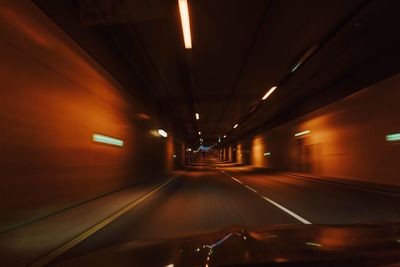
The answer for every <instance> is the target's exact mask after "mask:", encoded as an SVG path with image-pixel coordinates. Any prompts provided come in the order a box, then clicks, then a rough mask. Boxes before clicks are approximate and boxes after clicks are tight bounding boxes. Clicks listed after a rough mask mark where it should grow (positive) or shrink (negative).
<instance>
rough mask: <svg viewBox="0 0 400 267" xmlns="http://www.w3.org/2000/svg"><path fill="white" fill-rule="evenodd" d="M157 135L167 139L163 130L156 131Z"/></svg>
mask: <svg viewBox="0 0 400 267" xmlns="http://www.w3.org/2000/svg"><path fill="white" fill-rule="evenodd" d="M158 134H159V135H160V136H162V137H167V136H168V134H167V132H166V131H164V130H163V129H158Z"/></svg>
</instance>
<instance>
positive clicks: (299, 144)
mask: <svg viewBox="0 0 400 267" xmlns="http://www.w3.org/2000/svg"><path fill="white" fill-rule="evenodd" d="M399 89H400V74H398V75H395V76H392V77H390V78H388V79H386V80H383V81H380V82H378V83H376V84H374V85H372V86H370V87H368V88H365V89H364V90H362V91H359V92H357V93H355V94H353V95H351V96H349V97H346V98H344V99H342V100H340V101H338V102H335V103H332V104H330V105H328V106H326V107H324V108H321V109H319V110H316V111H314V112H312V113H309V114H307V115H305V116H303V117H300V118H298V119H296V120H293V121H291V122H289V123H286V124H284V125H282V126H280V127H277V128H275V129H273V130H271V131H268V132H266V133H263V134H260V135H257V136H254V137H253V138H252V148H251V151H252V157H251V164H252V165H254V166H258V167H270V168H276V169H285V170H291V171H300V172H308V173H311V174H315V175H318V176H327V177H337V178H346V179H354V180H361V181H367V182H373V183H381V184H392V185H400V171H399V158H400V143H399V142H388V141H386V139H385V136H386V135H387V134H392V133H396V132H400V106H399V103H400V94H399V92H400V91H399ZM306 130H309V131H310V133H308V134H304V135H302V136H299V137H295V136H294V135H295V133H299V132H302V131H306ZM267 152H269V153H270V154H268V156H266V155H264V153H267Z"/></svg>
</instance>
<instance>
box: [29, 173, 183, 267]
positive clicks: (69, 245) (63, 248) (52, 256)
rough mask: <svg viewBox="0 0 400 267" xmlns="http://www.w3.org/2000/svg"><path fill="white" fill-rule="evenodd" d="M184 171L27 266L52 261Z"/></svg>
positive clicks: (40, 264) (35, 266)
mask: <svg viewBox="0 0 400 267" xmlns="http://www.w3.org/2000/svg"><path fill="white" fill-rule="evenodd" d="M183 173H184V171H182V172H180V173H179V174H177V175H175V176H173V177H172V178H170V179H169V180H167V181H165V182H164V183H162V184H160V185H159V186H157V187H156V188H154V189H152V190H151V191H149V192H147V193H146V194H144V195H143V196H141V197H139V198H138V199H136V200H134V201H133V202H131V203H130V204H128V205H127V206H125V207H124V208H122V209H120V210H119V211H117V212H115V213H113V214H112V215H110V216H109V217H107V218H105V219H104V220H102V221H100V222H99V223H97V224H95V225H94V226H92V227H90V228H89V229H87V230H86V231H84V232H83V233H81V234H79V235H78V236H76V237H75V238H73V239H72V240H70V241H68V242H67V243H65V244H64V245H62V246H60V247H59V248H57V249H55V250H53V251H52V252H50V253H49V254H47V255H45V256H43V257H41V258H39V259H38V260H36V261H34V262H33V263H31V264H28V265H27V266H30V267H39V266H44V265H46V264H48V263H50V262H51V261H53V260H54V259H55V258H57V257H58V256H60V255H61V254H63V253H65V252H66V251H68V250H69V249H71V248H73V247H74V246H76V245H78V244H79V243H80V242H82V241H83V240H85V239H86V238H88V237H90V236H91V235H93V234H94V233H96V232H97V231H99V230H100V229H102V228H103V227H105V226H107V225H108V224H110V223H111V222H113V221H115V220H116V219H118V218H119V217H121V216H122V215H124V214H125V213H126V212H127V211H129V210H130V209H132V208H133V207H135V206H137V205H139V204H140V203H142V202H143V201H144V200H146V199H147V198H149V197H150V196H152V195H154V194H155V193H157V192H158V191H160V190H161V189H162V188H164V187H165V186H167V185H168V184H170V183H171V182H173V181H175V180H176V179H177V178H178V177H179V176H181V175H182V174H183Z"/></svg>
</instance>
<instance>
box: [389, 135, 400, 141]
mask: <svg viewBox="0 0 400 267" xmlns="http://www.w3.org/2000/svg"><path fill="white" fill-rule="evenodd" d="M386 141H388V142H395V141H400V133H394V134H387V135H386Z"/></svg>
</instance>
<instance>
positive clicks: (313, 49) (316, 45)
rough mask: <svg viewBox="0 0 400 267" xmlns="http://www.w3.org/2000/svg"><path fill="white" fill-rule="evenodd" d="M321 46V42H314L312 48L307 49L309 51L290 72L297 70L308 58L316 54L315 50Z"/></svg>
mask: <svg viewBox="0 0 400 267" xmlns="http://www.w3.org/2000/svg"><path fill="white" fill-rule="evenodd" d="M318 47H319V44H314V45H313V46H312V47H311V48H310V49H308V50H307V52H306V53H305V54H304V55H303V56H302V57H301V58H300V59H299V61H297V63H296V64H295V65H294V67H293V68H292V70H291V71H290V72H295V71H296V70H297V69H298V68H299V67H300V65H301V64H303V63H304V62H305V61H306V60H308V59H309V58H310V57H311V56H312V54H314V52H315V51H317V49H318Z"/></svg>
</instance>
